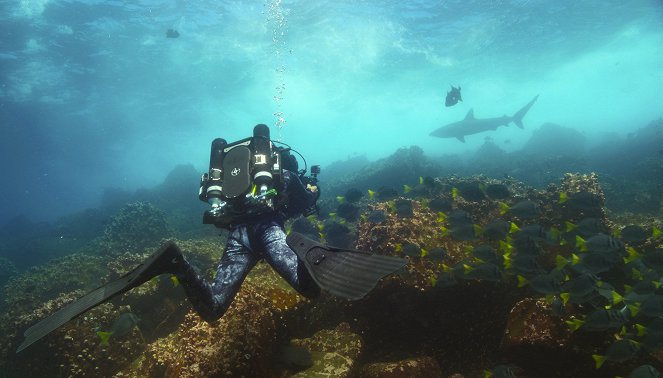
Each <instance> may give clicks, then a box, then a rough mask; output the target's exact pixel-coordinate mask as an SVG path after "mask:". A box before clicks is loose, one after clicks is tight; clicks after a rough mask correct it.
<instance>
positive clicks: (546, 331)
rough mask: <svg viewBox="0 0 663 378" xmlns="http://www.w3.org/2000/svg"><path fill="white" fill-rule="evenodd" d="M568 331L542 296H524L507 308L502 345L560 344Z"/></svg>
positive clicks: (569, 334)
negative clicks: (537, 297) (509, 308)
mask: <svg viewBox="0 0 663 378" xmlns="http://www.w3.org/2000/svg"><path fill="white" fill-rule="evenodd" d="M570 336H571V333H570V331H569V328H568V327H567V326H566V325H565V324H564V322H563V320H562V318H560V317H558V316H555V315H554V314H553V313H552V311H551V310H550V307H549V306H548V305H546V303H545V301H544V300H543V299H534V298H525V299H523V300H521V301H520V302H518V303H516V305H515V306H514V307H513V308H512V309H511V312H510V314H509V317H508V320H507V324H506V327H505V330H504V337H503V339H502V348H512V347H516V346H545V347H551V348H556V347H563V346H565V345H566V344H567V343H568V342H569V338H570Z"/></svg>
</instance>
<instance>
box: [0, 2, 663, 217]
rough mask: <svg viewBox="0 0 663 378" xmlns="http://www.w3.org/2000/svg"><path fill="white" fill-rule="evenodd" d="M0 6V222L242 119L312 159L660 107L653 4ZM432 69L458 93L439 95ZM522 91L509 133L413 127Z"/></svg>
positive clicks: (159, 168)
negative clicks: (520, 115) (437, 133)
mask: <svg viewBox="0 0 663 378" xmlns="http://www.w3.org/2000/svg"><path fill="white" fill-rule="evenodd" d="M0 20H1V22H0V35H2V39H0V124H1V125H2V126H1V128H0V133H1V134H0V144H1V145H0V146H1V148H0V151H1V152H0V154H1V163H0V164H1V165H2V176H3V179H2V181H3V183H4V185H3V189H2V192H1V193H2V195H1V196H0V220H2V221H6V220H7V219H10V218H11V217H14V216H19V215H22V216H27V217H28V218H30V219H36V220H52V219H54V218H55V217H57V216H61V215H64V214H68V213H71V212H73V211H77V210H80V209H81V208H85V207H92V206H96V205H97V204H98V202H99V200H100V196H101V194H100V193H101V192H102V191H103V188H107V187H116V188H121V189H126V190H135V189H137V188H140V187H144V186H146V187H151V186H154V185H156V184H158V183H160V182H161V181H162V180H163V179H164V177H165V176H166V174H167V173H168V172H169V171H170V170H171V169H172V167H173V166H175V165H176V164H192V165H194V166H195V167H197V168H199V170H200V171H201V172H202V171H204V170H206V165H207V161H208V148H209V142H210V141H211V140H212V139H213V138H215V137H224V138H226V139H227V140H235V139H240V138H243V137H246V136H248V135H249V134H250V132H251V128H252V127H253V126H254V125H255V124H257V123H265V124H268V125H269V126H272V127H273V128H274V131H273V135H274V136H277V138H279V139H281V140H282V141H285V142H288V143H289V144H291V145H293V146H294V147H295V148H297V149H298V150H299V151H301V152H302V153H303V154H304V155H305V156H306V157H307V159H308V160H309V162H310V163H314V164H321V165H322V166H323V167H324V166H325V165H327V164H329V163H331V162H334V161H337V160H343V159H346V158H348V157H352V156H356V155H365V156H366V157H367V158H368V159H369V160H374V159H378V158H382V157H385V156H388V155H389V154H391V153H393V151H395V150H396V149H397V148H400V147H408V146H411V145H417V146H420V147H421V148H422V149H423V150H424V151H425V153H426V154H428V155H429V156H433V157H435V156H439V155H442V154H444V153H465V154H471V153H473V152H474V151H476V149H477V148H478V147H479V146H481V145H482V143H483V142H484V137H485V136H490V137H491V138H493V140H494V142H495V143H496V144H497V145H498V146H500V147H501V148H503V149H504V150H506V151H512V150H516V149H518V148H520V147H521V146H522V145H523V144H524V143H525V142H526V141H527V140H528V139H529V138H530V137H531V133H532V130H534V129H536V128H538V127H540V125H541V124H543V123H546V122H552V123H556V124H559V125H562V126H564V127H569V128H573V129H577V130H579V131H580V132H581V133H583V134H584V135H586V137H587V139H588V143H592V142H597V141H600V140H602V138H603V136H604V134H606V133H616V134H617V135H620V136H625V135H627V134H628V133H629V132H632V131H633V130H636V129H637V128H639V127H642V126H644V125H646V124H647V123H648V122H650V121H652V120H654V119H656V118H658V117H661V115H662V113H661V103H662V101H661V100H662V95H661V91H660V88H661V87H662V84H663V74H662V73H661V72H663V71H661V70H660V67H663V54H661V52H660V46H661V45H663V28H662V27H661V25H662V23H661V21H662V20H663V7H662V6H661V3H660V2H659V1H640V0H638V1H583V2H577V1H556V2H555V3H554V5H552V4H550V2H548V1H333V2H326V1H325V2H322V1H314V2H311V1H272V2H254V1H243V2H237V1H195V2H193V1H174V2H159V1H135V2H129V3H125V2H120V1H46V0H40V1H21V2H4V3H3V4H2V5H0ZM168 29H175V30H177V31H178V33H179V37H178V38H167V37H166V31H167V30H168ZM450 85H454V86H458V85H460V86H461V87H462V93H463V100H464V101H462V102H459V103H458V104H457V105H455V106H453V107H449V108H447V107H445V106H444V97H445V94H446V91H447V90H449V86H450ZM537 94H538V95H540V97H539V100H538V102H537V103H536V104H535V105H534V107H533V108H532V109H531V111H530V112H529V113H528V114H527V116H526V117H525V120H524V125H525V129H524V130H520V129H517V128H516V127H514V126H513V124H511V126H508V127H506V128H500V129H499V130H498V131H496V132H492V133H484V134H477V135H474V136H470V137H468V138H467V140H466V143H464V144H463V143H460V142H459V141H458V140H456V139H438V138H434V137H430V136H429V135H428V134H429V133H430V132H431V131H433V130H435V129H436V128H438V127H440V126H442V125H445V124H448V123H452V122H456V121H459V120H461V119H463V118H464V117H465V115H466V113H467V112H468V111H469V110H470V109H472V108H473V109H474V114H475V116H476V117H477V118H489V117H499V116H502V115H504V114H508V115H512V114H513V113H514V112H516V111H517V110H518V109H520V108H521V107H522V106H523V105H524V104H525V103H527V102H528V101H529V100H530V99H531V98H532V97H534V96H535V95H537ZM279 117H280V118H279ZM279 126H280V130H279V131H278V132H277V131H276V130H277V129H278V128H279ZM323 169H324V168H323Z"/></svg>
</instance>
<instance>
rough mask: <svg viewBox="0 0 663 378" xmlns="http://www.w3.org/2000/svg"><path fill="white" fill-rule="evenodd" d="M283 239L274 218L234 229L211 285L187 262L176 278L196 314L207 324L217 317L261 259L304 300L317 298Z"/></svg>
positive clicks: (317, 289)
mask: <svg viewBox="0 0 663 378" xmlns="http://www.w3.org/2000/svg"><path fill="white" fill-rule="evenodd" d="M285 238H286V235H285V233H284V232H283V227H282V221H280V220H279V219H278V217H273V218H272V219H268V220H263V221H262V222H258V223H257V224H251V225H240V226H237V227H235V228H234V229H233V230H232V231H231V233H230V235H229V236H228V241H227V242H226V250H225V252H224V253H223V256H222V257H221V261H220V262H219V265H218V267H217V271H216V277H215V279H214V282H213V284H212V285H210V284H209V283H207V282H206V281H205V279H204V278H202V277H201V276H200V275H199V274H198V273H197V272H196V270H195V269H194V268H193V267H192V266H190V265H189V264H188V263H187V264H186V265H187V266H186V268H185V269H184V271H183V272H181V273H179V274H178V275H177V276H178V279H179V281H180V283H181V284H182V287H184V290H185V292H186V294H187V297H188V298H189V300H190V301H191V304H192V305H193V308H194V309H195V310H196V312H198V314H199V315H200V316H201V317H202V318H203V319H205V320H206V321H209V322H211V321H214V320H216V319H218V318H220V317H221V316H222V315H223V314H224V313H225V312H226V310H227V309H228V307H229V306H230V304H231V303H232V300H233V298H235V295H236V294H237V292H238V291H239V289H240V287H241V285H242V282H244V279H245V278H246V276H247V275H248V274H249V271H250V270H251V268H253V266H255V264H256V263H257V262H258V260H260V259H261V258H265V260H266V261H267V262H268V263H269V264H270V265H271V266H272V267H273V268H274V269H275V270H276V271H277V272H278V273H279V274H280V275H281V276H282V277H283V278H284V279H285V280H286V281H287V282H288V283H289V284H290V285H291V286H292V287H293V288H294V289H295V290H297V291H298V292H299V293H300V294H302V295H304V296H305V297H307V298H313V297H316V296H317V295H319V293H320V288H319V287H318V286H317V285H316V284H315V282H314V281H313V279H312V278H311V276H310V274H309V273H308V271H307V270H306V268H305V267H304V265H303V264H300V263H299V261H298V260H297V255H296V254H295V252H293V251H292V250H291V249H290V247H288V245H287V244H286V242H285Z"/></svg>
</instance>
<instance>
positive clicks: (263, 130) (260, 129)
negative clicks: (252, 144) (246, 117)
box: [253, 123, 269, 140]
mask: <svg viewBox="0 0 663 378" xmlns="http://www.w3.org/2000/svg"><path fill="white" fill-rule="evenodd" d="M253 136H254V137H259V138H265V139H267V140H269V127H268V126H267V125H264V124H262V123H261V124H259V125H256V126H255V127H254V128H253Z"/></svg>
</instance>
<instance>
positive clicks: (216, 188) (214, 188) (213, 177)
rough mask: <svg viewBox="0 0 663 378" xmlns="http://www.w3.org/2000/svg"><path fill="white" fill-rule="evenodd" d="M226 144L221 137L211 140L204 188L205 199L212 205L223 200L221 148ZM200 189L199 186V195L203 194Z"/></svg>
mask: <svg viewBox="0 0 663 378" xmlns="http://www.w3.org/2000/svg"><path fill="white" fill-rule="evenodd" d="M227 144H228V142H226V140H225V139H223V138H216V139H214V140H213V141H212V150H211V151H210V155H209V172H208V177H207V183H206V189H204V190H205V193H204V194H205V199H206V200H207V202H208V203H209V204H211V205H212V206H215V205H217V206H218V205H219V204H220V203H221V202H223V199H222V198H223V186H222V185H223V149H224V148H225V146H226V145H227ZM203 180H204V178H203ZM202 191H203V189H202V188H201V193H200V196H201V197H202V196H203V193H202ZM201 200H203V198H201Z"/></svg>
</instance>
